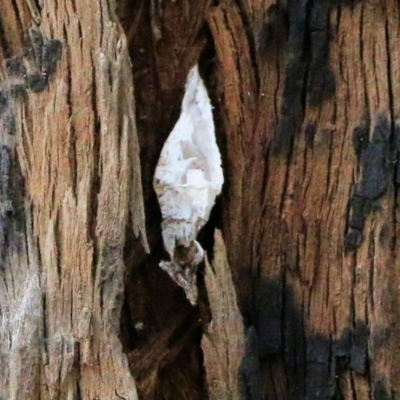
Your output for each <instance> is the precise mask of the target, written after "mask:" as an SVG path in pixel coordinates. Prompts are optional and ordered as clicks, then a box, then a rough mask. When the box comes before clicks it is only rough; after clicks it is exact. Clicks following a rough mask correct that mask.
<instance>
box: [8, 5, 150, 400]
mask: <svg viewBox="0 0 400 400" xmlns="http://www.w3.org/2000/svg"><path fill="white" fill-rule="evenodd" d="M30 4H31V9H32V7H35V6H32V4H35V3H34V2H31V3H30ZM10 5H12V6H13V7H10ZM38 9H39V8H38ZM0 10H1V11H0V13H1V15H2V27H3V35H4V36H3V39H4V40H3V44H7V46H6V45H3V49H2V55H3V61H5V62H4V68H3V71H5V79H4V80H3V85H2V88H1V89H2V95H3V96H4V98H5V100H4V105H3V110H2V111H3V115H2V117H3V118H2V122H3V131H2V136H1V138H2V141H3V143H2V145H3V147H2V159H1V162H2V167H3V169H4V171H2V172H3V175H2V193H1V195H2V199H1V200H2V204H1V205H2V229H3V237H2V239H3V242H2V250H3V255H4V260H3V261H4V263H3V265H2V267H3V268H2V280H1V283H2V287H1V291H0V293H1V296H2V300H1V314H2V326H1V337H2V338H3V340H2V341H1V353H0V354H1V356H2V366H4V369H3V371H2V376H1V381H2V384H1V386H0V391H1V392H0V397H2V398H7V399H61V398H68V399H94V398H97V399H100V398H101V399H114V398H115V399H116V398H125V399H137V393H136V387H135V383H134V379H133V377H132V375H131V373H130V371H129V367H128V363H127V359H126V356H125V355H124V354H123V352H122V345H121V342H120V339H119V338H118V334H119V330H120V327H119V324H120V322H119V319H120V312H121V307H122V301H123V290H124V285H123V284H124V281H123V278H124V263H123V250H124V245H125V236H126V227H127V226H128V225H129V226H131V227H132V229H133V232H134V233H135V235H136V236H139V235H140V236H141V237H142V241H143V243H146V238H145V233H144V214H143V200H142V191H141V183H140V163H139V158H138V156H139V148H138V141H137V136H136V123H135V109H134V96H133V85H132V71H131V66H130V62H129V56H128V51H127V46H126V38H125V35H124V34H123V32H122V30H121V28H120V26H119V23H118V20H117V18H116V15H115V12H114V11H113V5H112V3H108V2H107V1H95V2H87V3H86V4H85V3H82V2H80V3H79V2H78V3H76V4H75V3H74V2H70V1H65V2H45V3H44V4H43V8H42V9H41V12H40V14H37V15H35V17H36V18H35V19H36V21H34V23H35V24H40V30H39V28H38V27H36V26H32V28H30V24H31V23H32V21H31V18H30V17H29V13H28V11H29V10H28V9H27V3H25V2H22V1H17V2H15V3H14V4H11V2H5V4H4V2H3V3H2V5H1V6H0ZM40 15H41V16H40ZM16 21H18V23H19V26H18V25H16ZM18 27H19V28H20V29H19V30H17V28H18ZM29 28H30V30H29V33H30V38H29V39H30V40H29V41H30V42H31V43H28V37H27V33H28V29H29ZM16 32H18V35H17V34H16ZM50 38H51V40H50ZM58 53H59V54H58ZM12 57H14V58H12ZM58 58H59V60H58ZM126 82H127V83H126ZM6 118H8V120H10V121H11V120H13V121H14V122H15V126H12V125H11V123H8V120H6ZM18 168H20V174H21V175H22V178H23V185H22V184H21V185H19V186H18V185H17V184H18V181H17V179H18V178H19V176H18ZM6 174H8V176H7V182H6ZM22 194H24V197H22V196H21V195H22ZM8 203H10V204H11V206H10V207H11V208H10V210H9V209H6V208H5V205H7V206H8Z"/></svg>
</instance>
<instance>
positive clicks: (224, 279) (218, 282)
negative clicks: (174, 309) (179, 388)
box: [201, 231, 248, 400]
mask: <svg viewBox="0 0 400 400" xmlns="http://www.w3.org/2000/svg"><path fill="white" fill-rule="evenodd" d="M205 283H206V288H207V293H208V299H209V302H210V308H211V316H212V320H211V324H210V326H209V328H208V331H207V332H206V333H205V334H204V336H203V339H202V342H201V347H202V349H203V354H204V366H205V369H206V378H207V387H208V394H209V396H210V399H211V400H221V399H231V400H236V399H240V398H242V396H244V394H245V391H244V389H245V383H247V382H246V378H247V374H248V371H247V369H246V368H247V365H246V366H243V367H242V373H243V374H244V381H243V377H241V365H242V364H243V363H244V362H247V361H246V360H244V357H245V350H246V349H245V336H244V328H243V322H242V316H241V314H240V311H239V309H238V306H237V303H236V293H235V288H234V286H233V281H232V276H231V271H230V267H229V264H228V260H227V256H226V250H225V245H224V240H223V238H222V234H221V232H220V231H216V232H215V246H214V261H213V263H212V265H210V264H209V263H208V261H207V260H206V276H205ZM243 398H244V397H243ZM246 398H247V397H246Z"/></svg>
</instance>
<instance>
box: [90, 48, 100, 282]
mask: <svg viewBox="0 0 400 400" xmlns="http://www.w3.org/2000/svg"><path fill="white" fill-rule="evenodd" d="M94 57H95V56H94V54H93V53H92V54H91V57H90V59H91V67H92V69H91V72H92V76H91V82H93V86H92V88H91V105H92V111H93V118H94V120H95V128H94V132H95V133H93V134H94V138H93V160H94V163H93V176H92V181H91V186H92V188H91V191H90V195H91V196H90V205H89V207H88V213H89V215H88V231H89V233H90V239H91V240H92V245H93V261H92V266H91V273H92V281H93V282H95V280H96V273H97V271H96V268H97V266H98V262H99V257H100V255H99V251H100V250H99V243H98V242H97V240H95V239H94V238H96V224H97V212H98V196H99V193H100V182H101V178H100V165H99V163H100V133H99V132H100V130H101V123H100V116H99V114H98V110H97V97H98V93H97V85H96V69H95V65H96V61H95V59H94Z"/></svg>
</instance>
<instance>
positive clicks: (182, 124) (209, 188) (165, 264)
mask: <svg viewBox="0 0 400 400" xmlns="http://www.w3.org/2000/svg"><path fill="white" fill-rule="evenodd" d="M223 181H224V178H223V174H222V168H221V155H220V152H219V149H218V146H217V143H216V139H215V126H214V121H213V115H212V107H211V102H210V98H209V97H208V93H207V90H206V88H205V86H204V83H203V81H202V79H201V77H200V74H199V70H198V66H197V65H196V66H194V67H193V68H192V69H191V70H190V72H189V75H188V78H187V81H186V86H185V95H184V97H183V100H182V108H181V114H180V117H179V119H178V121H177V123H176V124H175V126H174V129H173V130H172V132H171V134H170V135H169V137H168V139H167V141H166V142H165V144H164V147H163V149H162V151H161V155H160V159H159V161H158V165H157V168H156V172H155V176H154V181H153V185H154V190H155V192H156V194H157V197H158V201H159V203H160V207H161V212H162V218H163V222H162V235H163V241H164V247H165V249H166V250H167V252H168V254H169V256H170V259H171V260H170V261H162V262H161V263H160V267H161V268H162V269H164V270H165V271H166V272H167V273H168V274H169V275H170V276H171V278H172V279H173V280H174V281H175V282H176V283H177V284H178V285H179V286H181V287H182V288H183V289H184V290H185V293H186V296H187V298H188V299H189V301H190V302H191V303H192V304H195V303H196V301H197V284H196V272H197V266H198V264H199V263H200V262H201V261H202V260H203V258H204V251H203V249H202V247H201V246H200V244H199V243H198V242H197V241H196V237H197V234H198V232H199V230H200V229H201V228H202V227H203V226H204V224H205V223H206V222H207V220H208V218H209V217H210V212H211V209H212V207H213V205H214V203H215V198H216V197H217V195H218V194H219V193H220V192H221V188H222V184H223Z"/></svg>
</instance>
